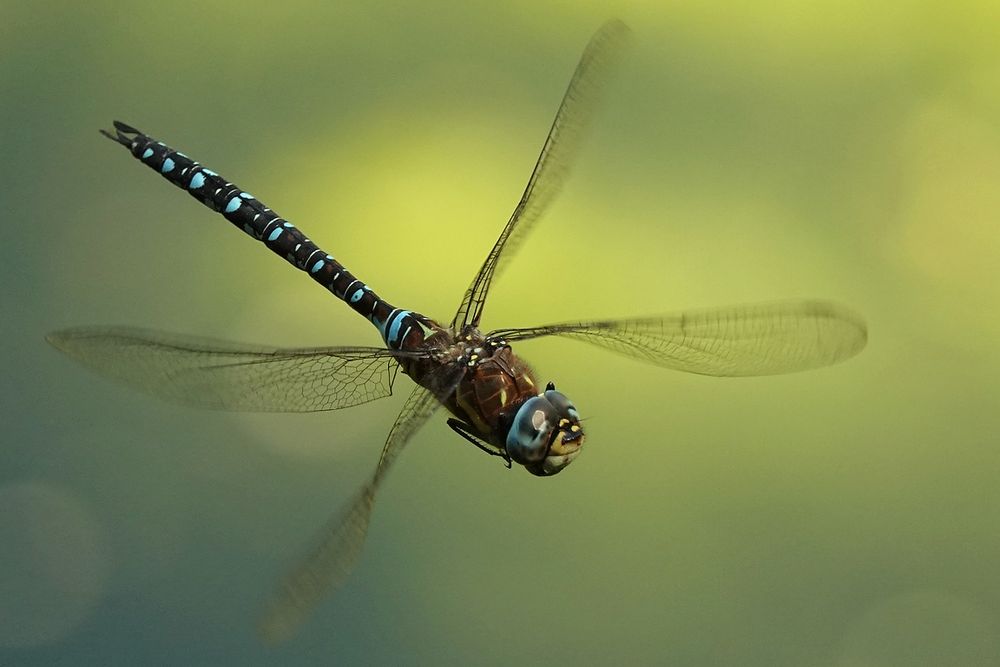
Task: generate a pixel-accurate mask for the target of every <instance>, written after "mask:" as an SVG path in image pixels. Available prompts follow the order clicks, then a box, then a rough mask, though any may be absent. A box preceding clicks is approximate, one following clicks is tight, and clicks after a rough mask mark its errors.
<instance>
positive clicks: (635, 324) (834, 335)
mask: <svg viewBox="0 0 1000 667" xmlns="http://www.w3.org/2000/svg"><path fill="white" fill-rule="evenodd" d="M540 336H567V337H569V338H576V339H577V340H583V341H586V342H588V343H592V344H594V345H599V346H601V347H606V348H608V349H611V350H614V351H616V352H620V353H622V354H625V355H628V356H630V357H635V358H638V359H641V360H643V361H646V362H650V363H654V364H657V365H660V366H664V367H666V368H671V369H674V370H679V371H685V372H688V373H699V374H701V375H718V376H747V375H777V374H781V373H792V372H796V371H803V370H808V369H810V368H819V367H821V366H827V365H830V364H834V363H837V362H838V361H843V360H844V359H847V358H849V357H852V356H854V355H855V354H857V353H858V352H860V351H861V350H862V348H864V346H865V343H866V342H867V340H868V330H867V326H866V325H865V322H864V320H863V319H862V318H861V317H860V316H858V315H856V314H855V313H853V312H851V311H850V310H848V309H846V308H844V307H843V306H839V305H837V304H834V303H830V302H826V301H788V302H779V303H770V304H756V305H743V306H731V307H726V308H717V309H712V310H704V311H697V312H690V313H677V314H673V315H663V316H659V317H646V318H636V319H623V320H604V321H594V322H575V323H566V324H554V325H550V326H544V327H534V328H528V329H507V330H501V331H495V332H493V333H491V334H490V337H491V338H494V339H497V338H500V339H504V340H507V341H513V340H526V339H529V338H538V337H540Z"/></svg>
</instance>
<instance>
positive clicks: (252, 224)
mask: <svg viewBox="0 0 1000 667" xmlns="http://www.w3.org/2000/svg"><path fill="white" fill-rule="evenodd" d="M114 125H115V133H114V134H111V133H110V132H105V131H103V130H102V133H103V134H104V135H105V136H107V137H109V138H111V139H113V140H115V141H117V142H118V143H120V144H121V145H123V146H125V147H126V148H128V149H129V151H130V152H131V153H132V155H133V156H135V157H136V158H137V159H138V160H139V161H140V162H142V163H144V164H145V165H146V166H148V167H150V168H151V169H154V170H156V171H157V172H159V173H160V175H162V176H163V177H164V178H166V179H167V180H168V181H170V182H171V183H173V184H174V185H176V186H177V187H179V188H181V189H183V190H185V191H187V192H188V194H190V195H191V196H192V197H194V198H195V199H197V200H198V201H200V202H202V203H203V204H205V205H206V206H208V207H209V208H211V209H212V210H214V211H217V212H219V213H221V214H222V215H223V216H225V218H226V219H227V220H229V222H231V223H233V224H234V225H236V226H237V227H239V228H240V229H242V230H243V231H244V232H246V233H247V234H249V235H250V236H252V237H253V238H255V239H257V240H258V241H261V242H262V243H263V244H264V245H266V246H267V247H268V248H270V249H271V250H272V251H274V252H275V253H276V254H278V255H280V256H281V257H284V258H285V259H286V260H287V261H288V262H289V263H290V264H292V265H293V266H295V267H296V268H298V269H301V270H302V271H305V272H307V273H308V274H309V275H310V276H311V277H312V278H313V279H314V280H315V281H316V282H318V283H319V284H320V285H322V286H323V287H325V288H326V289H327V290H329V291H330V292H332V293H333V295H334V296H336V297H337V298H339V299H341V300H343V301H344V302H345V303H347V305H349V306H350V307H351V308H353V309H354V310H356V311H357V312H359V313H361V314H362V315H363V316H365V317H366V318H368V320H370V321H371V323H372V324H374V325H375V326H376V327H377V328H378V329H379V332H380V333H381V334H382V338H383V340H385V343H386V345H387V346H388V347H390V348H392V349H416V348H417V347H419V345H420V344H421V343H422V342H423V339H424V333H425V331H424V329H425V327H424V326H421V325H422V321H425V322H429V320H427V318H425V317H423V316H421V315H419V314H417V313H413V312H411V311H408V310H402V309H399V308H395V307H393V306H392V305H391V304H389V303H387V302H385V301H383V300H382V299H380V298H379V296H378V295H377V294H375V292H373V291H372V290H371V289H369V287H368V286H367V285H365V284H364V283H362V282H361V281H360V280H358V279H357V278H355V277H354V276H353V275H352V274H351V273H350V272H349V271H348V270H347V269H345V268H344V265H343V264H341V263H340V262H338V261H337V260H335V259H334V258H333V257H331V256H330V255H329V254H327V253H326V252H324V251H323V250H321V249H320V248H319V247H318V246H317V245H316V244H315V243H313V242H312V241H310V240H309V239H308V238H306V236H305V235H304V234H303V233H302V232H300V231H299V230H298V229H297V228H296V227H295V225H293V224H292V223H290V222H288V221H287V220H285V219H284V218H282V217H280V216H279V215H278V214H277V213H275V212H274V211H272V210H271V209H269V208H267V207H266V206H264V205H263V204H262V203H261V202H260V201H258V200H257V199H256V198H255V197H254V196H253V195H251V194H250V193H248V192H245V191H243V190H242V189H241V188H239V187H238V186H236V185H234V184H232V183H230V182H229V181H227V180H225V179H224V178H222V177H221V176H219V175H218V174H217V173H215V172H214V171H212V170H211V169H206V168H205V167H203V166H202V165H200V164H199V163H197V162H195V161H194V160H192V159H191V158H189V157H188V156H186V155H184V154H183V153H179V152H177V151H175V150H174V149H172V148H170V147H169V146H167V145H166V144H164V143H163V142H161V141H157V140H156V139H153V138H152V137H149V136H147V135H145V134H143V133H142V132H141V131H139V130H137V129H135V128H133V127H130V126H128V125H126V124H125V123H121V122H119V121H115V124H114Z"/></svg>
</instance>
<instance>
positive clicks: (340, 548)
mask: <svg viewBox="0 0 1000 667" xmlns="http://www.w3.org/2000/svg"><path fill="white" fill-rule="evenodd" d="M464 370H465V369H464V368H462V367H445V368H444V369H443V370H442V371H441V372H440V373H439V374H438V378H437V379H438V382H437V383H436V384H437V386H436V388H435V390H434V391H431V390H429V389H425V388H424V387H421V386H417V387H416V388H414V390H413V392H412V393H410V396H409V397H408V398H407V399H406V403H405V404H404V405H403V409H402V410H401V411H400V413H399V416H397V417H396V421H395V423H394V424H393V426H392V429H391V430H390V431H389V436H388V437H387V438H386V441H385V446H384V447H383V448H382V456H381V457H380V458H379V462H378V466H377V467H376V468H375V473H374V474H373V475H372V478H371V479H370V480H369V481H368V483H367V484H365V485H364V486H363V487H362V488H361V490H360V491H359V493H358V495H357V496H355V498H354V500H353V501H352V502H351V503H350V504H349V505H347V506H345V507H344V508H343V509H342V510H341V511H340V512H338V513H337V514H335V515H334V516H333V518H332V519H331V520H330V522H329V523H328V524H327V525H326V526H325V527H324V528H323V530H322V531H321V532H320V534H319V536H318V538H317V540H316V543H315V546H314V548H313V549H312V550H311V551H309V552H308V553H307V554H306V556H305V557H304V558H303V559H302V561H301V562H300V563H299V564H298V565H297V566H296V567H295V568H294V569H293V570H292V571H291V572H289V573H288V574H287V575H286V576H285V578H284V579H283V580H282V582H281V584H280V585H279V587H278V590H277V591H276V593H275V595H274V597H273V598H272V600H271V601H270V603H269V604H268V606H267V609H266V610H265V614H264V616H263V618H262V619H261V622H260V624H259V625H258V631H259V632H260V635H261V637H263V638H264V639H265V640H266V641H268V642H272V643H277V642H281V641H285V640H287V639H289V638H290V637H292V635H294V634H295V632H296V631H297V630H298V628H299V627H300V626H301V624H302V622H303V621H304V620H305V619H306V618H307V617H308V615H309V613H310V612H311V611H312V610H313V609H314V608H315V607H316V605H317V604H318V603H319V602H320V600H322V599H323V597H324V596H326V595H329V594H332V593H333V592H335V591H336V590H337V589H338V588H340V586H341V585H342V584H343V583H344V582H345V581H346V580H347V577H348V575H349V574H350V573H351V571H352V570H353V569H354V567H355V565H357V562H358V558H359V557H360V555H361V549H362V546H363V545H364V541H365V536H366V535H367V534H368V524H369V522H370V520H371V515H372V509H373V507H374V504H375V493H376V491H377V490H378V487H379V485H380V484H381V483H382V480H383V479H385V475H386V473H387V472H388V471H389V468H390V466H391V465H392V463H393V461H395V460H396V458H397V457H398V456H399V454H400V453H401V452H402V451H403V448H404V447H405V446H406V443H407V442H408V441H409V439H410V437H411V436H413V434H414V433H416V432H417V430H418V429H419V428H420V427H421V426H423V425H424V423H425V422H426V421H427V420H428V419H429V418H430V416H431V415H432V414H434V411H435V410H437V408H439V407H440V406H441V398H442V397H444V396H446V395H448V394H450V393H451V392H453V391H454V390H455V386H456V385H457V384H458V382H459V380H460V379H461V377H462V375H463V374H464Z"/></svg>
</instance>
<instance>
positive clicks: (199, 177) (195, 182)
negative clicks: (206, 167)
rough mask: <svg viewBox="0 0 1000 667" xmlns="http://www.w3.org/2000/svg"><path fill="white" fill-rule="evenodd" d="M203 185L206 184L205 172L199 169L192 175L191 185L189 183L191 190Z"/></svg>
mask: <svg viewBox="0 0 1000 667" xmlns="http://www.w3.org/2000/svg"><path fill="white" fill-rule="evenodd" d="M203 185H205V174H203V173H201V172H200V171H199V172H198V173H197V174H195V175H194V176H192V177H191V183H190V185H188V188H189V189H191V190H197V189H198V188H200V187H201V186H203Z"/></svg>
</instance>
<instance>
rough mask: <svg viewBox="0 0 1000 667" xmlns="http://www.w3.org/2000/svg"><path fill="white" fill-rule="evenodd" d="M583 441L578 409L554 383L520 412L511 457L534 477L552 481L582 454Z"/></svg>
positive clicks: (511, 440)
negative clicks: (552, 477)
mask: <svg viewBox="0 0 1000 667" xmlns="http://www.w3.org/2000/svg"><path fill="white" fill-rule="evenodd" d="M583 438H584V435H583V428H582V427H581V426H580V414H579V413H578V412H577V411H576V407H574V405H573V404H572V403H571V402H570V400H569V399H568V398H566V396H565V394H562V393H561V392H558V391H556V390H555V386H554V385H553V384H552V383H551V382H550V383H549V385H548V388H546V390H545V391H544V392H542V393H541V394H539V395H538V396H534V397H532V398H529V399H528V400H527V401H525V402H524V404H523V405H521V407H520V408H519V409H518V411H517V414H516V415H515V416H514V422H513V424H511V427H510V430H509V431H508V432H507V442H506V448H507V454H508V455H509V456H510V458H511V459H513V460H514V461H516V462H518V463H520V464H521V465H523V466H524V467H525V468H526V469H527V470H528V472H530V473H531V474H533V475H538V476H539V477H549V476H551V475H555V474H556V473H558V472H560V471H561V470H562V469H563V468H565V467H566V466H568V465H569V464H570V463H572V462H573V459H575V458H576V457H577V456H578V455H579V454H580V451H581V449H582V447H583Z"/></svg>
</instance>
